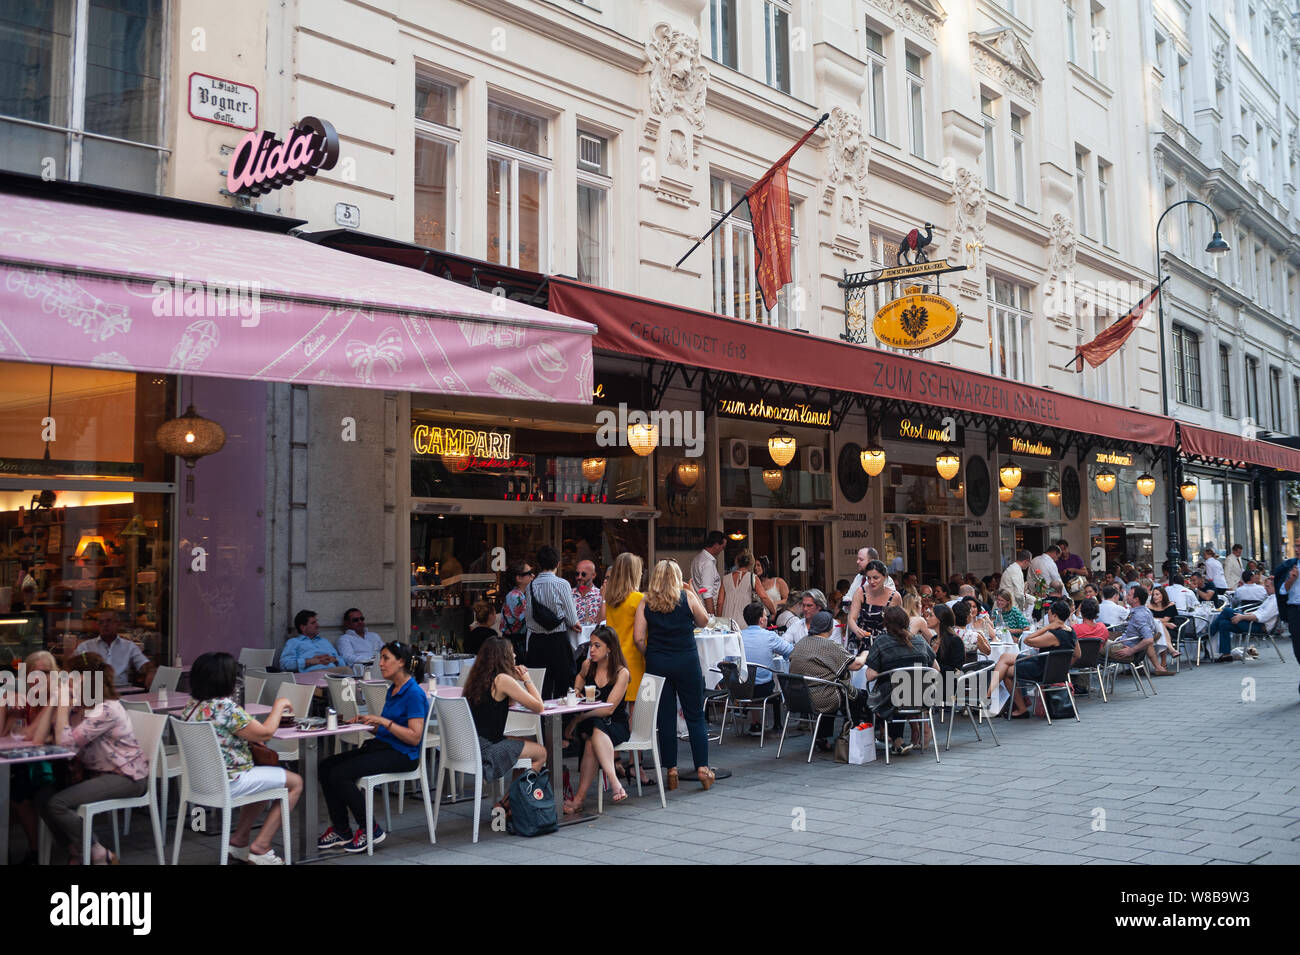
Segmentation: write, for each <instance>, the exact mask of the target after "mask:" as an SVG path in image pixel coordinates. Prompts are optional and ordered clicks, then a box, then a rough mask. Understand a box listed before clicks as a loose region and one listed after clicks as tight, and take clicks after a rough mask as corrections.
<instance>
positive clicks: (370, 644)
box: [338, 607, 384, 666]
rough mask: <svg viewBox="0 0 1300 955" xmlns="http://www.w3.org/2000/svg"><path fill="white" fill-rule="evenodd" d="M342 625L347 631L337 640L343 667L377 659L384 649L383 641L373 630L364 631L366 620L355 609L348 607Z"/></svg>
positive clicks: (372, 661)
mask: <svg viewBox="0 0 1300 955" xmlns="http://www.w3.org/2000/svg"><path fill="white" fill-rule="evenodd" d="M343 625H344V626H345V627H347V628H348V629H346V630H344V631H343V636H341V637H339V639H338V651H339V654H338V655H339V657H340V658H341V659H342V660H343V665H344V666H352V665H353V664H355V663H374V662H376V661H378V659H379V651H380V650H382V649H384V641H383V640H381V639H380V638H379V634H377V633H375V632H374V631H373V630H367V629H366V618H365V617H363V616H362V615H361V611H360V610H358V609H357V608H356V607H349V608H348V609H347V611H346V612H345V613H344V614H343Z"/></svg>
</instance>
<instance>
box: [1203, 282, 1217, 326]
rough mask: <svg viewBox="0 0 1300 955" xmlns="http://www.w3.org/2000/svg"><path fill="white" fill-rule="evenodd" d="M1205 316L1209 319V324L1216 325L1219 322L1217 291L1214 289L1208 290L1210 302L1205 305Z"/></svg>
mask: <svg viewBox="0 0 1300 955" xmlns="http://www.w3.org/2000/svg"><path fill="white" fill-rule="evenodd" d="M1205 314H1206V317H1207V318H1209V320H1210V321H1211V322H1215V323H1217V322H1218V321H1219V317H1220V316H1219V290H1218V289H1214V288H1212V289H1210V301H1209V302H1208V303H1206V306H1205Z"/></svg>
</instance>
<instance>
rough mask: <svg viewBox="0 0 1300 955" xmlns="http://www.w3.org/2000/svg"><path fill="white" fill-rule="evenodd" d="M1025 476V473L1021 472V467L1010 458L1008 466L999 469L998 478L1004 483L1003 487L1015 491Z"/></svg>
mask: <svg viewBox="0 0 1300 955" xmlns="http://www.w3.org/2000/svg"><path fill="white" fill-rule="evenodd" d="M1023 476H1024V472H1023V471H1021V470H1020V465H1019V464H1016V463H1015V462H1014V461H1012V460H1011V459H1010V458H1007V463H1006V464H1004V465H1002V467H1000V468H998V478H999V479H1000V480H1001V481H1002V486H1003V487H1009V488H1011V490H1013V491H1014V490H1015V489H1016V488H1018V487H1020V479H1021V478H1022V477H1023Z"/></svg>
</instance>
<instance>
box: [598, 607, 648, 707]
mask: <svg viewBox="0 0 1300 955" xmlns="http://www.w3.org/2000/svg"><path fill="white" fill-rule="evenodd" d="M644 597H645V594H643V593H641V592H640V591H638V590H634V591H632V592H631V593H630V594H628V595H627V599H626V600H624V601H623V602H622V603H621V604H619V605H618V606H617V607H611V606H609V605H608V604H606V605H605V623H607V624H608V625H609V626H611V627H613V628H614V632H615V633H617V634H618V645H619V646H620V647H622V648H623V658H624V659H625V660H627V668H628V670H629V671H630V672H631V674H632V678H631V679H630V680H628V682H627V695H626V696H624V697H623V698H624V699H625V700H627V701H628V702H629V703H631V702H633V701H635V700H636V694H637V690H639V689H640V688H641V677H642V676H643V675H644V674H645V657H644V656H642V655H641V651H640V650H638V649H637V648H636V641H635V640H633V639H632V629H633V627H634V625H635V624H636V608H637V606H638V605H639V604H640V603H641V601H642V599H643V598H644Z"/></svg>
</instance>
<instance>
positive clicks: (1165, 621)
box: [1147, 587, 1187, 669]
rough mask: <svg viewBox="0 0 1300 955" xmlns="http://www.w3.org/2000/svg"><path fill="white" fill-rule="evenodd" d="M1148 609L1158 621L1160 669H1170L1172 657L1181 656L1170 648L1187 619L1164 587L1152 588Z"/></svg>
mask: <svg viewBox="0 0 1300 955" xmlns="http://www.w3.org/2000/svg"><path fill="white" fill-rule="evenodd" d="M1147 609H1148V610H1150V611H1151V616H1152V617H1154V618H1155V621H1156V652H1157V653H1158V654H1159V655H1160V668H1161V669H1168V668H1169V657H1170V655H1171V654H1172V655H1173V656H1179V655H1180V654H1179V652H1178V651H1177V650H1171V649H1170V647H1171V646H1172V644H1173V642H1174V635H1175V634H1176V633H1177V632H1178V628H1179V627H1181V626H1182V625H1183V621H1184V620H1185V619H1187V618H1186V617H1184V616H1183V615H1182V614H1180V613H1179V612H1178V608H1177V607H1175V606H1174V604H1173V601H1172V600H1170V599H1169V592H1168V591H1167V590H1165V588H1164V587H1154V588H1152V590H1151V598H1150V599H1149V600H1148V601H1147Z"/></svg>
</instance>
